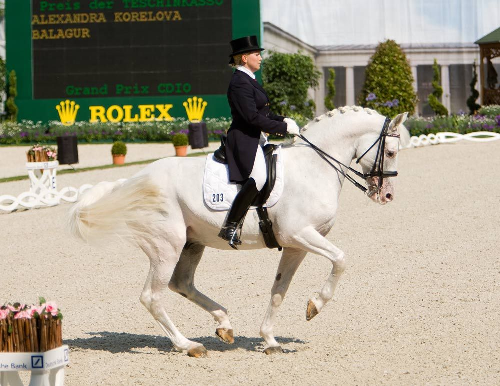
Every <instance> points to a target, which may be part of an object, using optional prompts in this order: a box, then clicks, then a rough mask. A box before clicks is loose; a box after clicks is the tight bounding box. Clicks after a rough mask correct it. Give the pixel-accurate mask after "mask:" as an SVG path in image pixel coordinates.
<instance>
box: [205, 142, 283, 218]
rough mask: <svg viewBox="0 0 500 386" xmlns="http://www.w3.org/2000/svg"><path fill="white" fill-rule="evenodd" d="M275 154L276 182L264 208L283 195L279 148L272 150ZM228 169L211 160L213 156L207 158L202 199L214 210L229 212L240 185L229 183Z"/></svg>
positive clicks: (281, 163) (226, 166)
mask: <svg viewBox="0 0 500 386" xmlns="http://www.w3.org/2000/svg"><path fill="white" fill-rule="evenodd" d="M273 154H277V155H278V157H277V160H276V182H275V184H274V188H273V191H272V192H271V195H270V196H269V198H268V199H267V201H266V203H265V204H264V207H268V208H269V207H271V206H273V205H275V204H276V203H277V202H278V200H279V198H280V197H281V194H282V193H283V185H284V178H283V173H284V170H283V159H282V157H283V156H282V154H281V146H278V148H277V149H276V150H274V152H273ZM228 169H229V167H228V165H227V164H221V163H220V162H217V161H215V160H214V158H213V154H209V155H208V156H207V160H206V162H205V174H204V176H203V199H204V200H205V204H207V206H208V207H209V208H211V209H214V210H229V208H231V205H232V203H233V200H234V198H235V197H236V194H237V193H238V191H239V190H240V187H241V185H238V184H234V183H230V182H229V170H228Z"/></svg>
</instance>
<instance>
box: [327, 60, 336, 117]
mask: <svg viewBox="0 0 500 386" xmlns="http://www.w3.org/2000/svg"><path fill="white" fill-rule="evenodd" d="M328 74H329V77H328V81H327V82H326V88H327V90H328V92H327V94H326V97H325V107H326V109H327V110H328V111H330V110H333V109H334V108H335V105H334V104H333V100H334V99H335V70H334V69H333V68H329V69H328Z"/></svg>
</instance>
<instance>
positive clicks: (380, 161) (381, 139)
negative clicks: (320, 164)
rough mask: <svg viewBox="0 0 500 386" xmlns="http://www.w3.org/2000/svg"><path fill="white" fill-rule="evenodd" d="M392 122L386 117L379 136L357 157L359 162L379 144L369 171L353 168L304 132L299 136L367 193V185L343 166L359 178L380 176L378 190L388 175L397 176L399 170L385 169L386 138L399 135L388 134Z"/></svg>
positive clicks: (365, 178)
mask: <svg viewBox="0 0 500 386" xmlns="http://www.w3.org/2000/svg"><path fill="white" fill-rule="evenodd" d="M390 122H391V120H390V118H385V121H384V125H383V126H382V130H381V131H380V135H379V136H378V138H377V139H376V140H375V142H373V144H372V145H371V146H370V147H369V148H368V149H367V150H366V151H365V152H364V153H363V154H362V155H361V156H360V157H358V158H357V159H356V163H359V161H360V160H361V159H362V158H363V157H364V156H365V155H366V154H367V153H368V152H369V151H370V150H371V149H372V148H373V147H374V146H375V145H376V144H378V147H377V155H376V156H375V161H374V162H373V166H372V168H371V170H370V172H369V173H360V172H359V171H357V170H355V169H353V168H351V167H350V166H348V165H345V164H344V163H342V162H340V161H339V160H337V159H336V158H334V157H332V156H331V155H329V154H328V153H326V152H325V151H324V150H321V149H320V148H319V147H317V146H316V145H314V144H313V143H311V142H310V141H309V140H308V139H307V138H306V137H304V136H303V135H302V134H299V135H298V137H299V138H300V139H302V140H303V141H304V142H306V143H307V144H308V145H309V146H311V148H313V149H314V150H315V151H316V152H317V153H318V155H319V156H320V157H321V158H323V159H324V160H325V161H326V162H327V163H328V164H329V165H330V166H331V167H333V168H334V169H335V170H336V171H337V172H339V173H340V174H342V175H343V176H344V178H346V179H347V180H348V181H350V182H351V183H352V184H353V185H354V186H356V187H357V188H358V189H360V190H361V191H362V192H363V193H366V191H367V190H368V189H367V188H366V187H364V186H363V185H361V184H360V183H359V182H358V181H356V180H355V179H354V177H352V176H351V175H349V174H348V172H346V171H344V169H342V167H344V168H346V169H347V170H348V171H349V172H352V173H354V174H356V175H357V176H358V177H359V178H362V179H364V180H365V181H366V180H367V179H368V178H370V177H379V180H378V190H379V191H380V189H381V187H382V181H383V179H384V178H388V177H396V176H397V175H398V172H397V171H384V170H383V167H384V153H385V152H384V150H383V149H384V148H385V138H386V137H398V138H399V135H397V134H388V133H387V130H388V128H389V123H390ZM330 160H332V161H333V162H336V163H337V164H338V165H339V166H336V165H334V164H333V163H332V162H330Z"/></svg>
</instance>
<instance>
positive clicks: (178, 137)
mask: <svg viewBox="0 0 500 386" xmlns="http://www.w3.org/2000/svg"><path fill="white" fill-rule="evenodd" d="M172 144H173V145H174V147H175V155H176V156H177V157H185V156H186V154H187V147H188V136H187V135H186V134H182V133H177V134H175V135H174V136H173V137H172Z"/></svg>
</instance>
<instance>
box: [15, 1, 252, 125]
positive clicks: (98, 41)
mask: <svg viewBox="0 0 500 386" xmlns="http://www.w3.org/2000/svg"><path fill="white" fill-rule="evenodd" d="M245 35H257V36H258V37H259V38H260V37H261V21H260V9H259V0H85V1H84V0H16V1H7V2H6V38H7V41H6V48H7V69H8V71H11V70H15V71H16V75H17V85H18V96H17V97H16V104H17V106H18V107H19V119H28V120H33V121H44V122H46V121H55V120H60V121H61V122H63V123H65V122H66V123H65V124H70V122H72V121H102V122H107V121H110V122H122V121H123V122H143V121H150V120H172V119H173V118H175V117H184V118H186V117H187V115H188V114H189V106H190V103H191V113H193V111H194V110H197V112H198V113H199V111H201V110H202V109H203V113H204V114H205V116H208V117H220V116H228V115H229V106H228V104H227V98H226V91H227V86H228V83H229V80H230V77H231V69H230V68H229V66H228V55H229V53H230V52H231V50H230V45H229V41H230V40H231V39H233V38H237V37H240V36H245ZM194 100H196V101H197V102H196V103H194Z"/></svg>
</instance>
